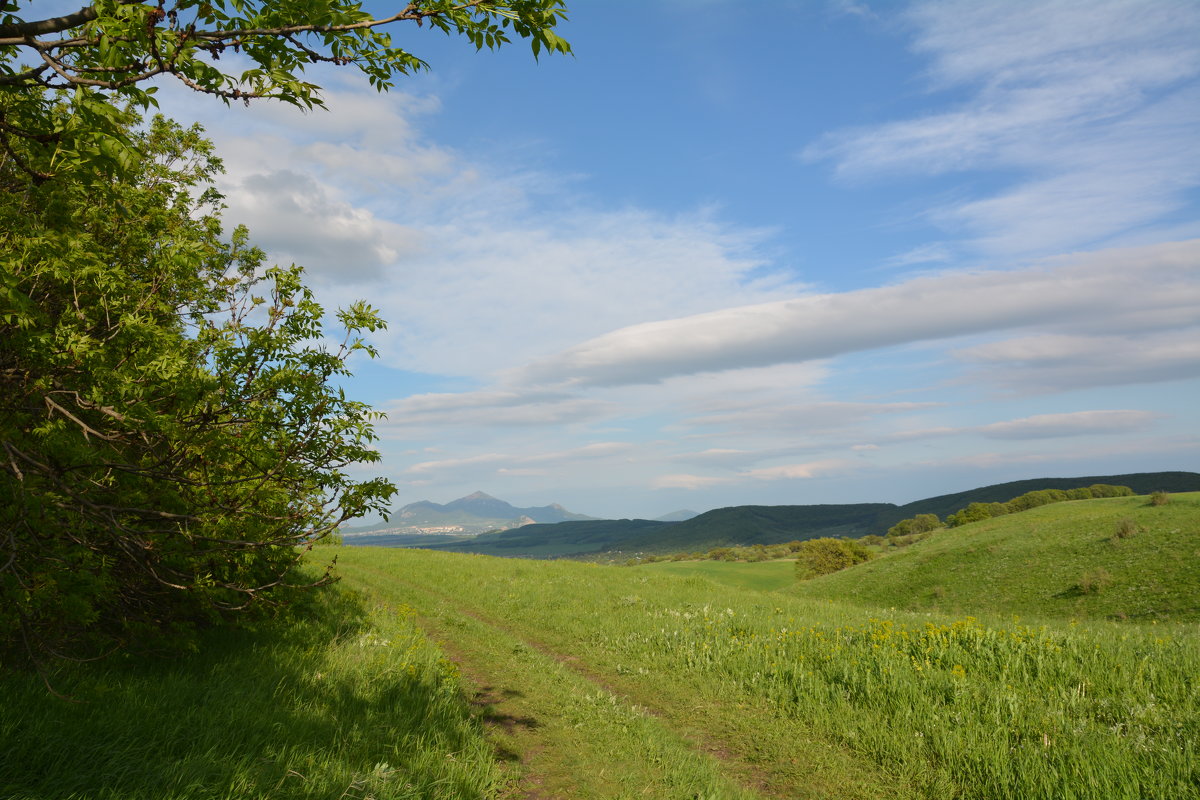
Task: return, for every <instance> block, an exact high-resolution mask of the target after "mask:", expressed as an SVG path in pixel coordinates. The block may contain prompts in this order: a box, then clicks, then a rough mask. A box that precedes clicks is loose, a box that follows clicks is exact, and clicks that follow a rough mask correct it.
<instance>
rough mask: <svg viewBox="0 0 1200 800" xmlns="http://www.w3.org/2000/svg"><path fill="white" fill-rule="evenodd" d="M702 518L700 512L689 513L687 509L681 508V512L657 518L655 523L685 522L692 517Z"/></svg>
mask: <svg viewBox="0 0 1200 800" xmlns="http://www.w3.org/2000/svg"><path fill="white" fill-rule="evenodd" d="M698 516H700V512H699V511H689V510H688V509H686V508H681V509H680V510H679V511H672V512H671V513H670V514H663V515H662V516H661V517H655V518H654V521H655V522H683V521H684V520H688V519H691V518H692V517H698Z"/></svg>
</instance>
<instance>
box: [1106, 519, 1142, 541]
mask: <svg viewBox="0 0 1200 800" xmlns="http://www.w3.org/2000/svg"><path fill="white" fill-rule="evenodd" d="M1141 532H1142V528H1141V526H1140V525H1138V524H1137V523H1136V522H1134V521H1133V520H1131V519H1129V517H1126V518H1125V519H1123V520H1121V521H1120V522H1118V523H1117V529H1116V530H1115V531H1113V540H1114V541H1115V540H1117V539H1128V538H1130V537H1131V536H1137V535H1138V534H1139V533H1141Z"/></svg>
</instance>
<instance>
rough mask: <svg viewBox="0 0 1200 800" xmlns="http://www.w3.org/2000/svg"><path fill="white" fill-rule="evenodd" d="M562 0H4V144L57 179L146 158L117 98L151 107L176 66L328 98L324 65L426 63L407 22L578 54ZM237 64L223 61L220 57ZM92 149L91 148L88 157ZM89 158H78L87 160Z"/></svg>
mask: <svg viewBox="0 0 1200 800" xmlns="http://www.w3.org/2000/svg"><path fill="white" fill-rule="evenodd" d="M563 2H564V0H469V1H468V2H459V1H458V0H412V2H409V3H407V4H406V5H404V6H403V7H402V8H401V9H400V10H399V11H398V12H397V13H395V14H392V15H390V16H386V17H377V16H373V15H372V14H370V13H368V12H367V11H365V10H364V9H363V7H362V3H361V2H359V1H358V0H290V1H289V2H275V1H274V0H176V2H173V3H170V4H169V5H168V4H165V3H164V2H162V0H159V2H158V3H142V2H137V0H93V2H91V3H90V4H88V5H85V6H83V7H82V8H80V9H79V10H78V11H76V12H74V13H71V14H66V15H64V16H60V17H53V18H49V17H47V18H38V15H37V13H36V12H34V15H33V16H32V17H31V16H30V14H28V13H23V10H22V6H23V5H24V6H26V7H27V10H30V11H32V6H34V4H33V3H31V2H22V0H11V2H7V3H4V4H3V5H0V146H2V149H3V150H4V151H6V152H7V153H8V155H9V156H10V157H18V152H19V151H20V148H16V147H14V145H13V141H14V139H21V140H25V141H26V142H27V143H31V144H34V145H37V146H36V147H34V148H33V149H32V152H29V153H27V154H23V155H22V156H20V157H21V158H22V160H21V162H20V163H21V164H22V167H23V168H24V169H25V170H26V171H27V172H29V174H30V175H32V176H36V177H39V178H45V177H48V176H50V175H51V174H54V173H56V172H57V171H59V170H60V169H61V168H63V167H64V166H67V167H70V166H78V165H80V164H92V163H95V159H97V158H99V159H102V160H103V161H104V162H106V163H104V164H103V166H105V167H111V166H112V165H113V163H121V162H127V161H128V160H129V159H130V158H133V157H135V150H134V148H132V144H133V143H132V142H131V141H130V140H129V139H128V137H126V136H124V135H123V134H122V131H121V126H120V124H119V123H117V122H115V121H114V120H113V119H111V113H112V111H113V110H114V109H115V108H116V107H117V106H119V105H121V104H125V103H130V104H133V105H134V106H136V107H139V108H142V109H145V108H148V107H149V106H150V105H152V104H153V103H154V98H153V93H154V92H155V90H156V87H154V86H149V85H147V84H148V82H149V81H151V80H152V79H153V78H155V77H157V76H160V75H171V76H174V77H175V78H177V79H178V80H179V81H180V82H182V83H183V84H184V85H185V86H187V87H189V88H191V89H193V90H195V91H197V92H202V93H206V94H210V95H214V96H216V97H219V98H221V99H222V100H224V101H225V102H230V101H234V100H241V101H245V102H249V101H250V100H252V99H255V98H274V99H277V100H282V101H284V102H288V103H292V104H294V105H297V106H301V107H304V108H311V107H313V106H319V105H321V97H320V87H319V86H317V85H316V84H313V83H310V82H308V81H306V80H305V79H304V73H305V70H306V68H307V67H309V66H311V65H313V64H320V63H325V64H334V65H339V66H347V65H349V66H353V67H356V68H357V69H358V70H359V71H361V72H362V73H363V74H364V75H366V77H367V78H368V80H369V81H370V82H371V84H372V85H373V86H375V87H376V88H377V89H381V90H383V89H387V88H389V87H390V86H391V85H392V81H393V79H394V77H395V76H396V75H398V74H401V75H403V74H409V73H412V72H414V71H417V70H421V69H424V68H425V67H426V66H427V65H426V64H425V62H424V61H422V60H421V59H420V58H419V57H417V56H416V55H414V54H412V53H410V52H409V51H408V50H406V49H404V48H402V47H398V46H396V45H395V44H393V42H392V38H391V34H390V33H389V32H388V29H389V28H391V27H394V26H396V25H399V24H402V23H412V24H415V25H417V26H424V25H425V24H428V25H429V26H430V28H431V29H433V30H438V31H442V32H444V33H446V34H459V35H461V36H463V37H465V38H466V39H467V40H468V41H469V42H470V43H471V44H473V45H474V46H475V47H476V49H483V48H485V47H486V48H489V49H490V48H496V47H499V46H501V45H503V44H506V43H508V42H510V40H511V36H517V37H520V38H524V39H528V40H529V42H530V44H531V46H532V48H533V53H534V55H535V56H537V55H539V54H540V53H541V52H542V51H543V50H544V51H546V52H548V53H570V52H571V46H570V45H569V44H568V43H567V42H566V41H565V40H564V39H562V38H561V37H559V36H558V35H557V34H556V33H555V32H554V28H555V26H556V25H557V24H558V22H559V21H560V20H561V19H563V18H564V17H565V15H566V9H565V7H564V5H563ZM223 56H224V57H225V60H224V61H223V60H222V57H223ZM55 91H69V92H70V93H71V100H70V102H71V107H72V111H71V113H70V114H67V115H63V114H60V113H57V112H56V111H55V108H56V105H55V104H56V101H57V99H58V98H57V97H56V96H55V95H54V92H55ZM80 156H82V158H78V157H80ZM77 159H78V160H77Z"/></svg>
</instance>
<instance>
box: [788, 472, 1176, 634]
mask: <svg viewBox="0 0 1200 800" xmlns="http://www.w3.org/2000/svg"><path fill="white" fill-rule="evenodd" d="M1126 521H1129V522H1128V523H1127V522H1126ZM1123 524H1132V525H1133V526H1135V528H1136V532H1134V533H1132V535H1128V536H1126V537H1124V538H1121V537H1119V536H1118V535H1117V531H1118V528H1119V527H1120V526H1122V525H1123ZM787 591H788V592H789V593H793V594H795V595H797V596H799V597H807V598H821V599H832V600H845V601H851V602H854V603H856V604H861V605H870V606H877V607H885V608H903V609H914V610H916V609H938V610H941V611H947V612H955V613H967V614H981V613H995V614H1018V615H1031V616H1038V617H1071V618H1113V619H1145V620H1167V619H1170V620H1187V621H1191V620H1200V493H1195V492H1193V493H1190V494H1178V495H1172V496H1171V498H1170V501H1169V502H1168V503H1167V504H1166V505H1163V506H1152V505H1150V503H1149V500H1148V499H1147V498H1146V497H1145V496H1138V497H1120V498H1110V499H1103V500H1078V501H1071V502H1064V503H1056V504H1053V505H1049V506H1043V507H1041V508H1035V509H1032V510H1029V511H1024V512H1021V513H1019V514H1012V515H1008V516H1003V517H997V518H994V519H989V520H984V521H981V522H976V523H972V524H970V525H965V526H962V527H959V528H953V529H949V530H944V531H940V532H938V533H935V534H934V535H933V536H931V537H930V538H929V539H926V540H925V541H923V542H919V543H917V544H915V545H913V546H911V547H909V548H907V549H904V550H901V551H898V552H896V553H894V554H891V555H887V556H885V557H883V558H880V559H877V560H875V561H871V562H868V563H866V564H861V565H859V566H857V567H853V568H851V569H847V570H844V571H842V572H838V573H834V574H832V575H826V576H824V577H821V578H816V579H814V580H810V581H805V582H803V583H799V584H797V585H796V586H795V587H794V588H791V589H788V590H787Z"/></svg>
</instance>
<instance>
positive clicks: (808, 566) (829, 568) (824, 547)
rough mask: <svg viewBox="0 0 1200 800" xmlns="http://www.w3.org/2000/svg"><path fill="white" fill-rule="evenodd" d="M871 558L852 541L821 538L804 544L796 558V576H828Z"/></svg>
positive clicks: (857, 543) (862, 548)
mask: <svg viewBox="0 0 1200 800" xmlns="http://www.w3.org/2000/svg"><path fill="white" fill-rule="evenodd" d="M870 558H871V552H870V551H869V550H867V548H866V547H864V546H863V545H862V544H861V543H859V542H857V541H855V540H853V539H834V538H831V537H828V536H826V537H822V538H820V539H809V540H808V541H806V542H804V543H803V544H802V545H801V547H800V551H799V552H798V553H797V558H796V574H797V576H799V577H800V578H801V579H805V578H815V577H817V576H818V575H828V574H829V573H831V572H837V571H838V570H841V569H845V568H846V567H852V566H854V565H855V564H861V563H862V562H864V561H867V560H869V559H870Z"/></svg>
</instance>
